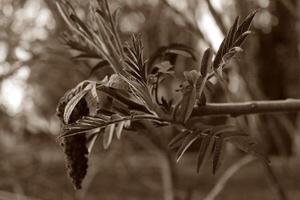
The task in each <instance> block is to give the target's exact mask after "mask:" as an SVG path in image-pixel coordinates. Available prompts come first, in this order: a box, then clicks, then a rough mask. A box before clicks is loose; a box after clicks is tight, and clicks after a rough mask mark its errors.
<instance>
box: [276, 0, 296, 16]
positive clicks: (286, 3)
mask: <svg viewBox="0 0 300 200" xmlns="http://www.w3.org/2000/svg"><path fill="white" fill-rule="evenodd" d="M277 1H278V2H279V3H281V4H282V5H283V6H284V7H285V8H286V9H287V10H288V11H289V12H290V14H291V15H292V16H293V17H295V18H296V19H297V20H300V15H299V14H298V13H299V12H298V11H297V9H296V7H295V6H294V5H293V4H292V2H291V1H289V0H277Z"/></svg>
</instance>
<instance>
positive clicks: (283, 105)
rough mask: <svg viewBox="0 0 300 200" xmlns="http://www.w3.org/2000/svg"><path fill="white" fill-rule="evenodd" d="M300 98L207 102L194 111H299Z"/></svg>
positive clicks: (210, 112)
mask: <svg viewBox="0 0 300 200" xmlns="http://www.w3.org/2000/svg"><path fill="white" fill-rule="evenodd" d="M299 111H300V100H299V99H287V100H274V101H249V102H241V103H207V104H206V105H205V106H200V107H196V108H195V109H194V111H193V113H192V116H193V117H196V116H206V115H210V116H214V115H215V116H220V115H223V116H224V115H230V116H233V117H237V116H239V115H248V114H268V113H275V112H299Z"/></svg>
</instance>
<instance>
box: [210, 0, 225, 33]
mask: <svg viewBox="0 0 300 200" xmlns="http://www.w3.org/2000/svg"><path fill="white" fill-rule="evenodd" d="M206 3H207V6H208V9H209V11H210V13H211V15H212V16H213V18H214V19H215V21H216V23H217V25H218V27H219V29H220V30H221V32H222V33H223V34H224V35H226V33H227V28H226V26H225V24H224V22H223V20H222V17H221V16H220V14H219V13H218V12H217V11H216V10H215V9H214V7H213V5H212V4H211V2H210V0H206Z"/></svg>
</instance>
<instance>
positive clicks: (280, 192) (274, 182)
mask: <svg viewBox="0 0 300 200" xmlns="http://www.w3.org/2000/svg"><path fill="white" fill-rule="evenodd" d="M264 169H265V170H266V175H267V177H268V178H269V181H270V184H271V186H272V187H273V189H274V191H275V193H276V194H277V196H278V199H279V200H287V199H288V197H287V194H286V192H285V190H284V189H283V187H282V185H281V183H280V182H279V180H278V178H277V177H276V175H275V173H274V171H273V169H272V168H271V166H270V165H264Z"/></svg>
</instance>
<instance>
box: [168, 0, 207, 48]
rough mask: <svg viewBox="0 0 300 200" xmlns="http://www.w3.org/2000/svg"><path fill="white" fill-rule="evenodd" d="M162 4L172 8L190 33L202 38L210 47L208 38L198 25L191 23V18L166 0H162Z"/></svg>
mask: <svg viewBox="0 0 300 200" xmlns="http://www.w3.org/2000/svg"><path fill="white" fill-rule="evenodd" d="M162 2H163V4H165V5H166V6H167V7H168V8H169V9H170V10H172V11H173V12H174V13H175V14H177V15H178V16H179V17H181V19H182V20H183V21H184V23H185V25H186V27H187V28H188V29H189V30H190V32H191V33H193V34H195V35H196V36H198V37H200V38H202V39H203V40H204V41H205V43H206V44H207V45H208V46H209V47H211V44H210V42H208V40H207V39H206V37H205V36H204V34H203V33H202V31H201V30H200V28H199V27H196V26H195V24H193V23H192V22H191V20H189V19H188V18H187V16H186V15H185V14H184V13H182V12H180V11H179V10H178V9H177V8H175V7H174V6H172V5H171V4H170V3H169V2H168V0H162Z"/></svg>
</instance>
